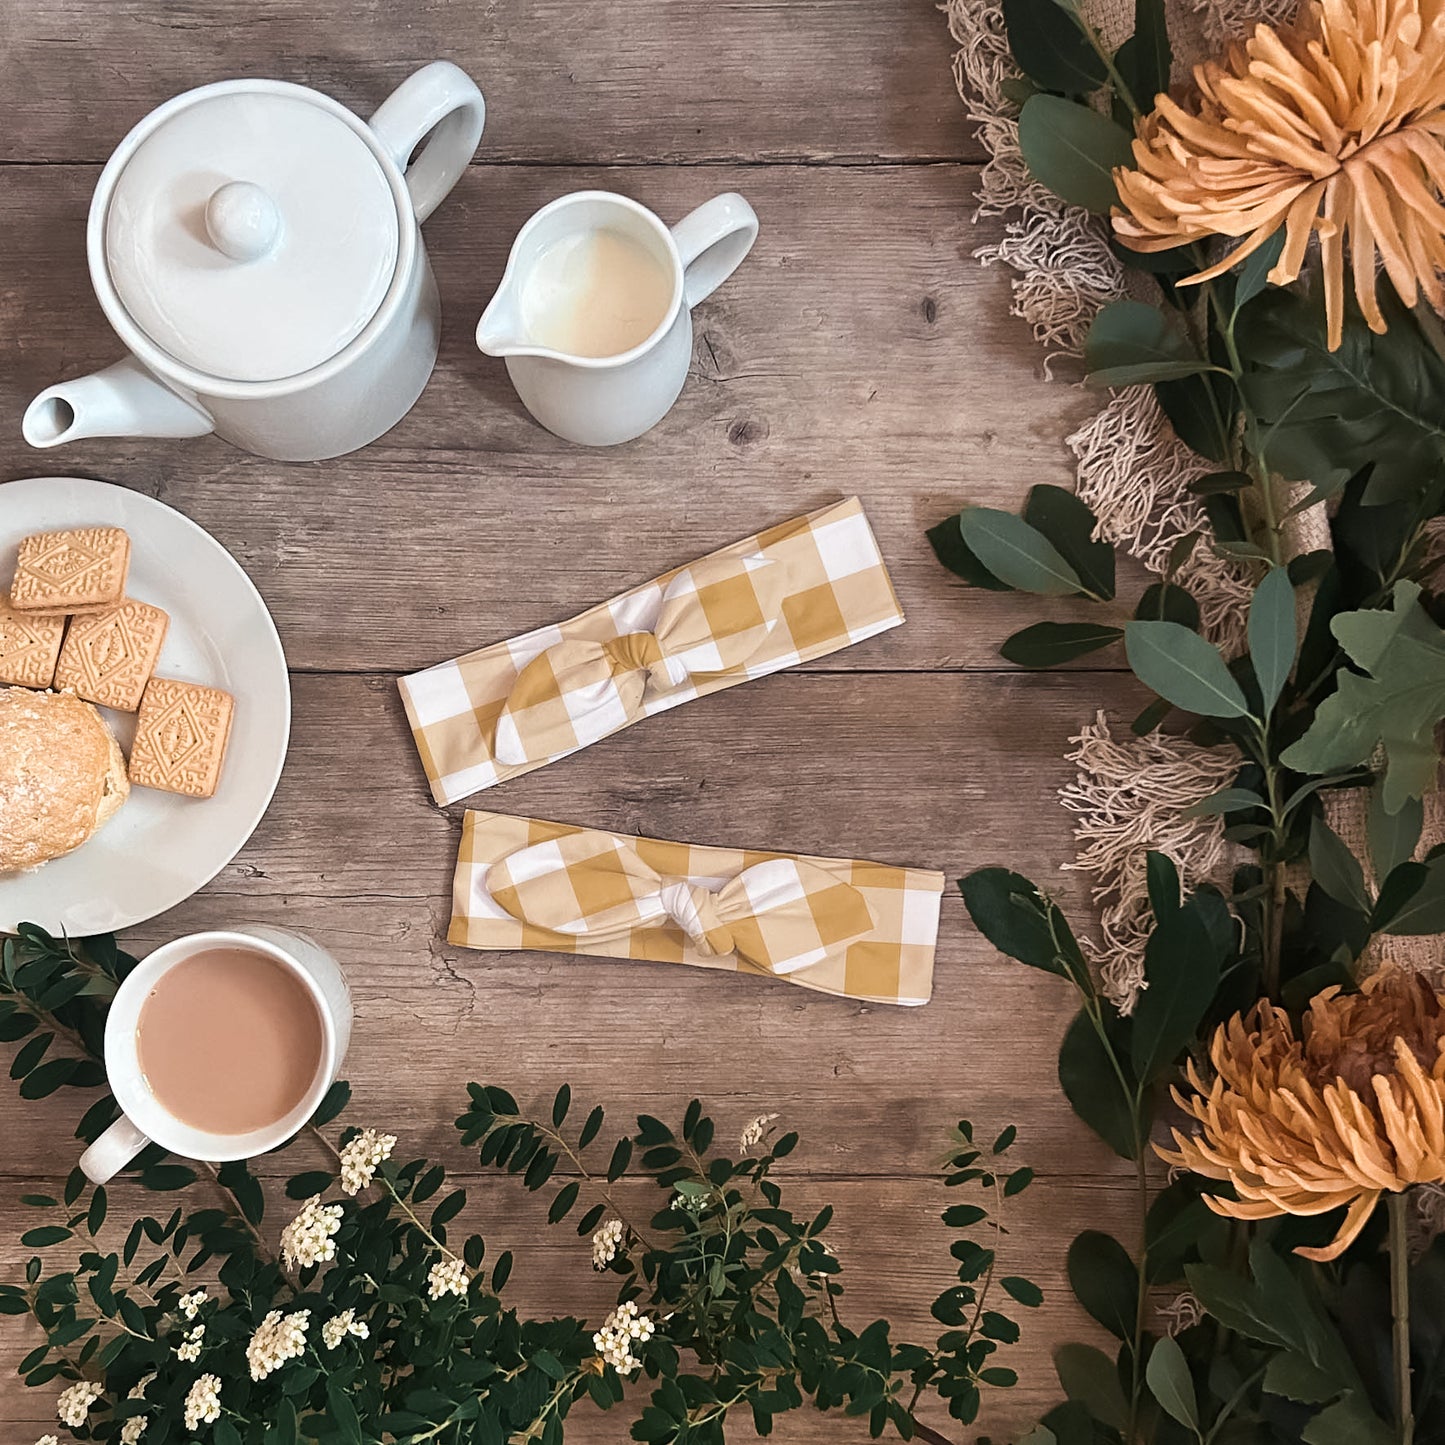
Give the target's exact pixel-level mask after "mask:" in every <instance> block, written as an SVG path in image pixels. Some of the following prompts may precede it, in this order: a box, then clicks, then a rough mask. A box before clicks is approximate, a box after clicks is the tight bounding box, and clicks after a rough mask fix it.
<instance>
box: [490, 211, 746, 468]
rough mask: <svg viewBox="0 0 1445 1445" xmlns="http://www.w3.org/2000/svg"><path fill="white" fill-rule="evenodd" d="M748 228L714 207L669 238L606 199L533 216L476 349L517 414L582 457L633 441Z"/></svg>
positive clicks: (740, 252) (665, 390)
mask: <svg viewBox="0 0 1445 1445" xmlns="http://www.w3.org/2000/svg"><path fill="white" fill-rule="evenodd" d="M757 234H758V218H757V216H756V214H754V212H753V208H752V207H751V206H750V205H749V204H748V203H747V202H746V201H745V200H744V199H743V198H742V197H741V196H739V195H734V194H728V195H722V196H715V197H714V198H713V199H712V200H710V201H708V202H706V203H705V204H703V205H701V206H699V207H698V208H697V209H696V210H695V211H693V212H692V213H691V214H690V215H688V216H685V217H684V218H683V219H682V220H681V221H679V222H678V224H677V225H676V226H673V227H672V228H671V229H669V228H668V227H667V226H665V225H664V224H663V223H662V221H661V220H659V219H658V217H657V216H655V215H653V213H652V212H651V211H649V210H648V209H647V207H646V206H642V205H639V204H638V203H637V202H636V201H633V200H629V199H628V198H627V197H626V196H619V195H614V194H613V193H612V192H610V191H577V192H575V193H574V194H572V195H569V196H562V197H560V198H559V199H557V200H555V201H553V202H552V203H551V204H550V205H547V206H543V208H542V209H541V210H540V211H538V212H537V214H536V215H535V216H533V217H532V218H531V220H529V221H528V222H527V223H526V225H524V226H523V227H522V229H521V231H520V232H518V234H517V239H516V241H515V242H514V243H513V245H512V252H511V255H510V256H509V257H508V258H507V269H506V271H505V272H504V274H503V276H502V280H501V284H500V285H499V286H498V287H497V292H496V294H495V295H494V296H493V297H492V299H491V302H490V303H489V304H488V306H487V309H486V310H485V311H484V312H483V313H482V318H481V320H480V321H479V322H478V323H477V346H478V347H479V348H480V349H481V350H482V351H484V352H485V353H486V354H487V355H488V356H500V357H503V358H505V360H506V363H507V372H508V375H509V376H510V377H511V379H512V385H513V386H515V387H516V389H517V395H518V396H519V397H521V399H522V403H523V405H524V406H526V408H527V410H528V411H530V412H531V413H532V415H533V416H534V417H535V418H536V419H537V420H538V421H539V422H541V424H542V425H543V426H544V427H546V428H547V430H548V431H551V432H555V433H556V434H557V435H558V436H560V437H563V438H565V439H566V440H568V441H574V442H581V443H583V444H584V445H586V446H613V445H615V444H616V443H618V442H625V441H631V440H632V439H633V438H634V437H637V436H641V434H642V433H643V432H645V431H647V430H648V428H649V427H652V426H655V425H656V424H657V423H658V422H659V421H661V420H662V418H663V417H664V416H665V415H666V414H667V412H668V411H669V409H670V408H671V406H672V404H673V402H675V401H676V400H677V397H678V394H679V393H680V392H681V391H682V386H683V382H684V381H685V380H686V379H687V369H688V364H689V362H690V361H691V360H692V311H691V308H692V307H693V306H695V305H696V304H697V303H698V302H699V301H701V300H702V299H703V298H704V297H706V296H709V295H711V294H712V292H713V291H715V290H716V289H717V288H718V287H719V286H721V285H722V283H723V282H724V281H726V280H727V278H728V277H729V276H730V275H732V273H733V272H734V271H735V270H736V269H737V267H738V266H739V265H740V264H741V263H742V260H743V258H744V257H745V256H746V255H747V254H748V251H749V250H750V249H751V248H752V244H753V242H754V241H755V240H756V239H757Z"/></svg>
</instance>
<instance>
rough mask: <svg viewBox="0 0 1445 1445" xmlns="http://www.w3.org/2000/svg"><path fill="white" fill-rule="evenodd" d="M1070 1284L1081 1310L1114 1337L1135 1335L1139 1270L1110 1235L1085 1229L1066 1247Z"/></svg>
mask: <svg viewBox="0 0 1445 1445" xmlns="http://www.w3.org/2000/svg"><path fill="white" fill-rule="evenodd" d="M1068 1267H1069V1284H1070V1286H1071V1287H1072V1289H1073V1291H1074V1295H1075V1297H1076V1298H1077V1299H1078V1301H1079V1303H1080V1304H1081V1305H1083V1307H1084V1309H1085V1310H1087V1311H1088V1313H1089V1314H1090V1315H1092V1316H1093V1317H1094V1319H1096V1320H1097V1321H1098V1322H1099V1323H1100V1324H1101V1325H1103V1327H1104V1328H1105V1329H1106V1330H1108V1331H1109V1333H1110V1334H1111V1335H1113V1336H1114V1337H1115V1338H1116V1339H1120V1340H1125V1341H1128V1340H1132V1339H1133V1338H1134V1323H1135V1315H1136V1313H1137V1310H1138V1306H1139V1271H1138V1270H1137V1269H1135V1267H1134V1261H1133V1260H1132V1259H1130V1258H1129V1251H1128V1250H1126V1249H1125V1248H1124V1246H1123V1245H1122V1244H1120V1243H1119V1241H1118V1240H1117V1239H1115V1238H1114V1237H1113V1235H1110V1234H1105V1233H1104V1232H1103V1231H1102V1230H1098V1229H1086V1230H1085V1231H1084V1232H1083V1233H1082V1234H1080V1235H1079V1236H1077V1238H1075V1240H1074V1242H1073V1243H1072V1244H1071V1245H1070V1246H1069V1254H1068Z"/></svg>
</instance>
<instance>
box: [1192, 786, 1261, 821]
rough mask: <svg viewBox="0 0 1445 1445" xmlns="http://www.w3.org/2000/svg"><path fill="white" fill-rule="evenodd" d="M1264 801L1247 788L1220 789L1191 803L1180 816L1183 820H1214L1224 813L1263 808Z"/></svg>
mask: <svg viewBox="0 0 1445 1445" xmlns="http://www.w3.org/2000/svg"><path fill="white" fill-rule="evenodd" d="M1264 806H1265V801H1264V799H1263V798H1261V797H1260V795H1259V794H1258V793H1256V792H1253V791H1251V790H1250V789H1249V788H1220V789H1219V791H1218V792H1216V793H1211V794H1210V795H1209V796H1208V797H1207V798H1201V799H1200V800H1199V801H1198V802H1197V803H1191V804H1190V805H1189V806H1188V807H1187V808H1185V809H1184V812H1183V814H1182V816H1183V817H1185V818H1216V817H1219V816H1220V815H1221V814H1224V813H1238V812H1242V811H1243V810H1244V809H1246V808H1263V807H1264Z"/></svg>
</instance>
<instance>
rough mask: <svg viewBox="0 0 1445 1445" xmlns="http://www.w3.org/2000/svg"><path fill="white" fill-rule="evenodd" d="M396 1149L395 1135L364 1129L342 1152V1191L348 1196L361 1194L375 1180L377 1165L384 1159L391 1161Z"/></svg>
mask: <svg viewBox="0 0 1445 1445" xmlns="http://www.w3.org/2000/svg"><path fill="white" fill-rule="evenodd" d="M395 1148H396V1135H395V1134H381V1133H378V1132H377V1131H376V1130H375V1129H363V1130H362V1131H361V1133H359V1134H358V1135H357V1136H356V1138H354V1139H353V1140H352V1141H351V1142H350V1143H349V1144H347V1145H346V1146H345V1148H343V1149H342V1151H341V1188H342V1190H343V1191H344V1192H345V1193H347V1194H360V1193H361V1191H362V1190H363V1189H365V1188H366V1187H367V1185H369V1184H370V1183H371V1181H372V1179H373V1178H375V1176H376V1168H377V1165H378V1164H380V1163H381V1161H382V1160H383V1159H390V1158H391V1151H392V1150H393V1149H395Z"/></svg>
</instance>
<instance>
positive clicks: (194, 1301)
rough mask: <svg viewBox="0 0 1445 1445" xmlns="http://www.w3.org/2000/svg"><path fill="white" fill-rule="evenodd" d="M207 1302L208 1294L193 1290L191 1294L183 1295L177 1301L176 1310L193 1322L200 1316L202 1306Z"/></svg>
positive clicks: (203, 1291) (201, 1290) (200, 1290)
mask: <svg viewBox="0 0 1445 1445" xmlns="http://www.w3.org/2000/svg"><path fill="white" fill-rule="evenodd" d="M205 1302H206V1292H205V1290H203V1289H196V1290H192V1291H191V1292H190V1294H183V1295H182V1296H181V1297H180V1299H178V1300H177V1301H176V1308H177V1309H178V1310H180V1312H181V1313H182V1314H183V1315H185V1317H186V1318H187V1319H188V1320H193V1319H195V1317H196V1316H197V1315H198V1314H200V1312H201V1306H202V1305H203V1304H205Z"/></svg>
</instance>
